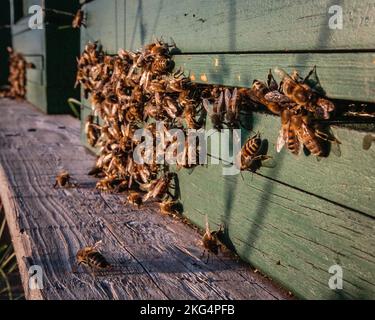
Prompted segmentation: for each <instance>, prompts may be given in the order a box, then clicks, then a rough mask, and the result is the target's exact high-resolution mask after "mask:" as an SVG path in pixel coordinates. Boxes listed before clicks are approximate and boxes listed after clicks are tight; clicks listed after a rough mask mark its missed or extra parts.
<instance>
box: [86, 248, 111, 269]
mask: <svg viewBox="0 0 375 320" xmlns="http://www.w3.org/2000/svg"><path fill="white" fill-rule="evenodd" d="M87 264H88V265H89V266H90V267H93V268H96V269H106V268H108V267H109V266H110V264H109V263H108V261H107V260H106V259H105V258H104V257H103V256H102V255H101V254H100V253H99V252H92V253H89V254H88V256H87Z"/></svg>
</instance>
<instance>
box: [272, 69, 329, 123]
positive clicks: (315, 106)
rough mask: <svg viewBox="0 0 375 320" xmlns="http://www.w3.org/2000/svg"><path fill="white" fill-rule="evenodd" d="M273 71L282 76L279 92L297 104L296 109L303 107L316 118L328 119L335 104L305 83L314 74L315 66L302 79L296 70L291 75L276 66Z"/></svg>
mask: <svg viewBox="0 0 375 320" xmlns="http://www.w3.org/2000/svg"><path fill="white" fill-rule="evenodd" d="M275 72H276V73H277V74H278V75H279V76H280V78H282V82H281V83H280V89H281V92H282V93H283V94H284V95H285V96H287V97H288V98H289V99H290V100H292V101H293V102H295V103H296V104H297V106H296V108H297V109H300V108H305V109H306V110H307V111H309V112H312V113H313V114H314V115H315V117H316V118H318V119H319V118H321V119H329V117H330V113H332V112H333V111H334V110H335V105H334V104H333V103H332V102H331V101H329V100H328V99H325V98H323V97H320V96H319V95H318V93H317V92H315V91H314V90H313V89H312V88H311V87H310V86H309V85H308V84H307V82H308V80H309V78H310V77H311V75H313V74H314V73H315V74H316V67H314V68H313V69H312V70H311V71H310V72H309V74H308V75H307V77H306V78H305V79H303V80H300V77H299V75H298V73H297V72H296V71H295V72H294V73H293V74H292V75H291V76H290V75H289V74H287V73H286V72H285V71H284V70H282V69H280V68H276V69H275Z"/></svg>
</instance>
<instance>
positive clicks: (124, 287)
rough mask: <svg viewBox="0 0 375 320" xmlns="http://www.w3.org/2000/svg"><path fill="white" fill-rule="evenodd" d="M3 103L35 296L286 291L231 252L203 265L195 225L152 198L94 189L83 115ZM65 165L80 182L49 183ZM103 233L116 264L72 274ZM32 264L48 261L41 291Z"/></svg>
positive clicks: (0, 187) (16, 237) (21, 256)
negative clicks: (126, 200) (141, 206)
mask: <svg viewBox="0 0 375 320" xmlns="http://www.w3.org/2000/svg"><path fill="white" fill-rule="evenodd" d="M13 106H14V108H13ZM0 108H1V109H2V114H3V115H4V117H2V118H1V119H0V150H1V151H0V154H1V156H0V164H1V166H0V195H1V198H2V200H3V201H2V202H3V203H4V208H5V212H6V215H7V221H8V223H9V225H10V231H11V234H12V239H13V242H14V244H15V248H16V254H17V260H18V263H19V264H20V270H21V276H22V280H23V284H24V288H25V291H26V297H27V298H35V299H145V300H152V299H172V298H173V299H181V298H184V299H198V298H199V299H235V298H238V299H245V298H252V299H282V298H287V295H286V294H285V292H284V291H283V290H281V289H279V288H277V287H276V286H275V285H274V284H271V283H270V282H269V281H267V280H265V279H263V278H262V277H261V276H260V275H259V274H254V273H253V272H252V271H251V270H250V268H249V267H247V266H244V265H243V264H238V263H237V262H235V261H234V260H233V259H232V258H231V256H225V257H222V258H219V259H214V261H213V262H211V263H210V264H208V265H206V264H205V263H203V262H202V260H201V259H200V258H198V256H199V254H200V253H201V252H202V251H201V248H200V247H199V245H198V240H199V238H200V236H199V235H198V234H197V233H196V232H192V229H191V228H190V227H188V226H187V225H184V224H182V223H180V222H178V221H176V220H173V219H172V218H169V217H163V216H161V215H160V214H159V213H158V212H156V210H155V208H154V207H152V206H150V207H147V208H145V210H144V211H138V210H135V209H134V208H132V207H128V206H124V205H123V204H122V202H123V196H121V197H119V196H116V195H106V194H103V195H102V194H100V193H99V192H98V191H96V190H95V189H94V185H95V181H94V179H93V178H91V177H84V176H83V172H85V171H86V170H87V169H88V166H89V163H90V162H91V163H93V162H94V156H93V155H92V154H89V153H87V152H85V151H84V150H83V149H82V147H81V148H79V147H77V144H78V142H79V122H78V121H77V120H74V119H73V118H70V117H69V118H68V117H67V116H54V117H47V116H44V115H41V114H40V113H38V112H36V111H34V110H33V109H31V108H30V106H29V105H27V104H23V105H18V104H15V103H13V102H10V101H8V100H2V101H0ZM21 119H22V121H21ZM25 119H27V121H25ZM60 120H61V121H60ZM16 123H17V126H15V124H16ZM62 127H66V128H67V129H61V128H62ZM30 128H36V131H31V132H30V131H29V129H30ZM26 132H28V133H29V134H25V133H26ZM9 138H11V139H13V141H12V142H11V143H9V142H8V141H7V139H9ZM16 138H18V142H17V141H16ZM38 154H39V158H37V155H38ZM69 154H71V155H72V157H71V159H70V158H69ZM28 155H29V156H30V158H29V159H28V158H27V156H28ZM72 159H73V160H72ZM74 159H75V160H74ZM79 160H80V162H79ZM62 167H63V168H64V169H67V170H68V171H69V172H70V173H71V175H72V177H74V179H76V181H77V182H78V183H80V186H79V187H78V188H76V189H75V188H73V189H56V190H55V189H52V188H51V183H53V180H54V175H55V174H56V173H57V172H59V171H60V169H61V168H62ZM53 171H55V173H53ZM98 240H103V246H102V251H103V254H104V255H105V256H106V257H107V258H108V260H109V261H110V262H111V263H112V264H113V265H114V268H113V269H112V270H109V271H106V272H102V273H99V274H98V275H97V276H96V278H95V279H93V278H92V276H91V275H90V274H89V273H88V272H87V270H85V269H79V270H78V271H77V272H73V271H74V270H73V266H74V255H75V253H76V252H77V250H78V249H79V248H82V247H83V246H86V245H89V244H93V243H95V242H96V241H98ZM171 261H172V262H173V263H172V264H171ZM33 264H36V265H40V266H42V268H43V272H44V289H43V290H36V291H34V290H33V291H31V290H29V288H28V268H29V267H30V265H33ZM233 281H234V283H235V284H236V285H235V286H233Z"/></svg>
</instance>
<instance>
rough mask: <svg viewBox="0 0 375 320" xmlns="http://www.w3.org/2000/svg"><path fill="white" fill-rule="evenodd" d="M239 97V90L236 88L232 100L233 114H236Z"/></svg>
mask: <svg viewBox="0 0 375 320" xmlns="http://www.w3.org/2000/svg"><path fill="white" fill-rule="evenodd" d="M237 95H238V90H237V88H234V90H233V93H232V100H231V108H232V111H233V112H236V104H237Z"/></svg>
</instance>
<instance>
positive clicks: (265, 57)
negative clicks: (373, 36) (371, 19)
mask: <svg viewBox="0 0 375 320" xmlns="http://www.w3.org/2000/svg"><path fill="white" fill-rule="evenodd" d="M374 61H375V53H325V54H322V53H321V54H317V53H316V54H315V53H314V54H313V53H311V54H310V53H297V54H224V55H199V54H198V55H181V56H176V57H175V63H176V67H177V68H179V67H183V68H184V70H185V72H186V74H187V75H188V74H190V76H191V77H192V78H193V79H194V80H195V81H196V82H201V83H216V84H224V85H228V86H238V87H251V85H252V83H253V81H254V79H259V80H262V81H265V79H266V77H267V74H268V71H269V70H270V69H272V70H273V69H274V68H275V67H277V66H278V67H281V68H283V69H284V70H285V71H287V72H292V71H293V70H294V69H296V70H298V71H299V72H300V74H302V75H306V74H307V73H308V72H309V71H310V70H311V69H312V68H313V67H314V66H317V73H318V76H319V80H320V82H321V85H322V87H323V88H324V90H325V91H326V93H327V95H328V96H329V97H331V98H334V99H343V100H358V101H369V102H375V98H374V97H375V72H374V71H375V63H374ZM275 78H276V79H277V77H276V75H275ZM277 80H281V79H277Z"/></svg>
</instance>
